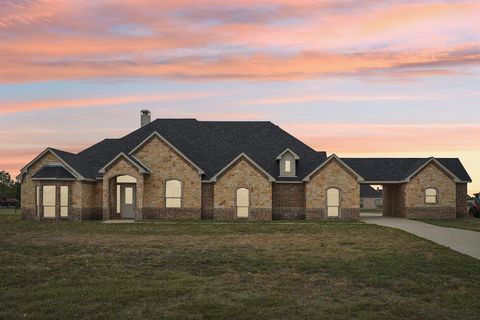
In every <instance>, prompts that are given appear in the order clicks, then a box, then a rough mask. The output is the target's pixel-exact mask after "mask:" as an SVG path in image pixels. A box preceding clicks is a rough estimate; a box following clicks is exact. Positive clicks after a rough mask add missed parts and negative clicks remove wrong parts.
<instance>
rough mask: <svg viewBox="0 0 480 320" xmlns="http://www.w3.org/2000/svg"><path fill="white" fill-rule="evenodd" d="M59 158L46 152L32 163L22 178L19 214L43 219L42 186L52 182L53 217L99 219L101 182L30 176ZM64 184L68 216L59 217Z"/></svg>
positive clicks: (49, 184)
mask: <svg viewBox="0 0 480 320" xmlns="http://www.w3.org/2000/svg"><path fill="white" fill-rule="evenodd" d="M59 162H60V161H59V159H58V158H57V157H56V156H55V155H53V154H52V153H51V152H47V153H45V154H44V155H43V157H41V158H40V159H38V160H37V161H36V162H35V163H33V164H32V165H31V166H30V168H29V169H28V172H27V174H26V175H25V176H24V177H23V178H22V188H21V199H22V202H21V206H22V218H23V219H26V220H38V219H44V217H43V186H55V187H56V188H55V189H56V190H55V203H56V214H55V219H56V220H60V219H70V220H77V221H81V220H99V219H101V218H102V198H101V196H100V194H101V190H102V188H101V185H100V184H99V183H96V182H95V181H93V182H89V181H78V180H48V179H44V180H32V175H33V174H35V173H36V172H37V171H38V170H39V169H40V168H41V167H42V166H44V165H47V164H51V163H59ZM37 186H38V187H39V194H40V197H39V198H40V203H38V204H37V199H36V187H37ZM61 186H68V187H69V188H68V213H69V214H68V217H60V187H61Z"/></svg>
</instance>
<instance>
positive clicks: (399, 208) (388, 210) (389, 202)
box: [382, 183, 406, 218]
mask: <svg viewBox="0 0 480 320" xmlns="http://www.w3.org/2000/svg"><path fill="white" fill-rule="evenodd" d="M382 204H383V206H382V214H383V215H384V216H388V217H399V218H405V216H406V211H405V210H406V209H405V184H404V183H399V184H384V185H383V191H382Z"/></svg>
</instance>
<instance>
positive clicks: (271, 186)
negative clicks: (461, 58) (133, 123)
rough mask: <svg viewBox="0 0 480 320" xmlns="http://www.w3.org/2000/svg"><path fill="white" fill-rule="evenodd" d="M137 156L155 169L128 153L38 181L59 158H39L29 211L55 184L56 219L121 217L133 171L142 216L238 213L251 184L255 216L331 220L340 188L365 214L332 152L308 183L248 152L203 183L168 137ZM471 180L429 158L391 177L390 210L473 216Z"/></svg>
mask: <svg viewBox="0 0 480 320" xmlns="http://www.w3.org/2000/svg"><path fill="white" fill-rule="evenodd" d="M135 156H136V158H137V159H139V160H140V161H141V162H142V163H144V164H145V165H146V166H147V167H148V168H150V169H151V171H152V173H150V174H142V173H140V172H139V170H138V168H137V167H136V166H134V165H132V163H131V162H130V161H128V160H126V159H125V158H119V159H118V160H117V161H115V162H114V163H112V164H111V165H110V166H109V167H108V168H106V171H105V173H104V176H103V180H99V181H80V180H32V175H33V174H34V173H35V172H36V171H37V170H39V169H40V168H41V167H42V166H43V165H46V164H51V163H58V162H60V161H59V159H57V158H56V156H54V155H53V154H52V153H48V152H47V153H46V154H45V155H44V156H43V157H41V158H40V159H39V160H37V161H36V162H35V163H33V164H32V165H31V166H30V167H29V169H28V172H27V173H26V174H25V175H24V176H23V178H22V179H23V180H22V191H21V192H22V218H23V219H29V220H38V219H43V208H42V206H41V203H40V206H39V210H37V203H36V194H35V190H36V189H35V188H36V187H37V186H39V187H40V189H39V190H40V199H42V191H43V190H42V187H43V186H46V185H55V186H56V187H57V188H56V204H57V210H56V218H55V219H57V220H60V219H70V220H77V221H80V220H94V219H102V218H103V219H115V218H120V215H119V214H118V213H117V210H116V179H115V178H116V177H117V176H119V175H130V176H132V177H135V178H136V179H137V182H136V208H135V219H137V220H145V219H216V220H233V219H236V204H235V202H236V199H235V198H236V190H237V189H238V188H247V189H249V190H250V209H249V211H250V215H249V219H251V220H272V218H273V219H308V220H321V219H327V214H326V190H327V189H328V188H332V187H333V188H337V189H339V191H340V212H339V218H340V219H357V218H358V216H359V196H360V186H359V183H358V182H357V180H356V177H355V176H354V175H353V174H352V173H351V172H350V171H349V170H348V169H347V168H346V167H344V166H343V165H342V164H341V163H340V162H339V161H338V160H336V159H332V160H330V162H328V163H327V164H326V165H325V166H324V167H322V168H321V169H320V170H318V172H316V173H315V174H314V175H313V176H312V177H311V178H310V180H309V181H307V182H301V183H285V182H283V183H282V182H271V181H270V180H269V179H268V176H267V175H266V174H265V173H264V172H262V171H261V170H259V169H258V168H257V167H256V166H255V165H254V164H253V163H251V162H250V160H248V159H247V158H244V157H243V158H240V159H239V160H238V161H236V162H235V163H234V164H232V165H231V166H230V167H229V168H227V169H226V170H225V171H224V172H223V173H222V174H221V175H220V176H219V177H218V178H217V180H216V181H215V182H205V181H204V182H202V181H201V176H200V174H199V173H198V171H197V169H196V168H195V167H193V166H192V165H191V164H190V163H189V162H188V161H186V160H185V159H184V158H183V157H182V156H181V155H180V154H178V153H177V152H176V151H175V150H173V149H172V148H171V147H170V146H169V145H168V144H166V143H165V142H163V141H162V140H160V139H159V138H157V137H152V139H151V140H150V141H148V142H146V143H145V144H144V145H143V146H142V147H141V148H140V149H138V150H137V151H136V152H135ZM169 179H176V180H180V181H181V182H182V207H181V208H165V197H164V192H165V183H166V181H167V180H169ZM60 186H68V187H69V216H68V217H66V218H64V217H60V206H59V204H60V194H59V190H60V188H59V187H60ZM426 188H435V189H436V190H437V199H438V202H437V203H435V204H426V203H425V189H426ZM466 193H467V185H466V183H455V181H454V180H453V179H452V178H451V177H450V176H449V175H448V174H447V173H445V172H444V171H443V170H442V169H441V168H439V167H437V166H436V165H435V164H434V163H430V164H428V165H427V166H426V167H424V168H423V169H422V170H421V171H420V172H418V173H417V174H416V175H415V176H414V177H412V179H411V180H410V182H405V183H395V184H384V186H383V198H382V202H383V214H384V215H386V216H395V217H404V218H454V217H455V216H458V217H464V216H466V211H467V206H466V197H465V196H466Z"/></svg>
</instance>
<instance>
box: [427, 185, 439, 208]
mask: <svg viewBox="0 0 480 320" xmlns="http://www.w3.org/2000/svg"><path fill="white" fill-rule="evenodd" d="M437 197H438V191H437V189H435V188H427V189H425V203H427V204H436V203H437Z"/></svg>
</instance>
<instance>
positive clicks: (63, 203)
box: [60, 186, 70, 218]
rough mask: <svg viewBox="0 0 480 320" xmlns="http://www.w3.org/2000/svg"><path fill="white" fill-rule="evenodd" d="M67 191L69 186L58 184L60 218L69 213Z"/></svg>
mask: <svg viewBox="0 0 480 320" xmlns="http://www.w3.org/2000/svg"><path fill="white" fill-rule="evenodd" d="M69 191H70V187H69V186H60V217H62V218H66V217H68V214H69V204H70V199H69ZM65 192H66V194H65ZM65 197H66V198H65Z"/></svg>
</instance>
